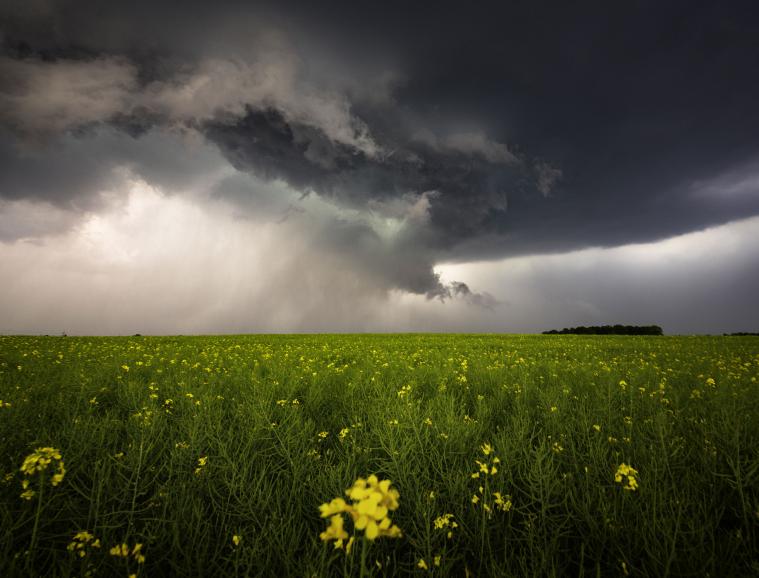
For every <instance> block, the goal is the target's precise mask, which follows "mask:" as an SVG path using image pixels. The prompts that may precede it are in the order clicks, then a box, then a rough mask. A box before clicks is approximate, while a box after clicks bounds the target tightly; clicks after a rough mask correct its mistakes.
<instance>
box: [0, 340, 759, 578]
mask: <svg viewBox="0 0 759 578" xmlns="http://www.w3.org/2000/svg"><path fill="white" fill-rule="evenodd" d="M758 379H759V339H757V338H752V337H746V338H737V337H611V336H609V337H594V336H582V337H581V336H519V335H299V336H291V335H280V336H261V335H259V336H216V337H139V336H136V337H129V338H126V337H125V338H97V337H93V338H72V337H0V576H3V577H13V576H105V577H110V576H123V577H124V578H127V577H130V576H137V577H151V576H157V577H161V576H273V575H279V576H303V577H310V576H315V577H320V576H398V575H416V576H427V575H429V576H713V577H718V576H751V575H759V383H757V380H758Z"/></svg>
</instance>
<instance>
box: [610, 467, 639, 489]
mask: <svg viewBox="0 0 759 578" xmlns="http://www.w3.org/2000/svg"><path fill="white" fill-rule="evenodd" d="M637 475H638V470H636V469H635V468H633V467H632V466H628V465H627V464H625V463H622V464H620V465H619V467H618V468H617V471H616V473H615V474H614V481H615V482H617V483H618V484H622V487H623V489H625V490H628V491H631V492H634V491H635V490H637V489H638V480H637V478H636V476H637Z"/></svg>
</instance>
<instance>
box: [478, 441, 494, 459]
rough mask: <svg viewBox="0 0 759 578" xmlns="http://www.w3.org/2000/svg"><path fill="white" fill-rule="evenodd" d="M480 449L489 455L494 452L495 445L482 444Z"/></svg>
mask: <svg viewBox="0 0 759 578" xmlns="http://www.w3.org/2000/svg"><path fill="white" fill-rule="evenodd" d="M480 449H481V450H482V453H483V454H485V455H486V456H489V455H490V454H491V453H493V446H491V445H490V444H488V443H485V444H482V445H481V446H480Z"/></svg>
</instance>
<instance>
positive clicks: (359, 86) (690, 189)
mask: <svg viewBox="0 0 759 578" xmlns="http://www.w3.org/2000/svg"><path fill="white" fill-rule="evenodd" d="M314 12H315V11H314V10H313V9H312V7H309V9H308V10H306V9H303V10H300V9H297V8H295V7H290V8H287V9H285V8H282V7H280V6H278V5H276V4H274V3H271V4H264V3H257V4H255V5H253V4H250V3H245V2H227V3H207V2H203V3H201V2H183V3H181V4H179V3H172V2H165V3H160V4H157V3H155V2H150V3H148V2H132V3H123V4H115V3H107V4H106V3H102V2H100V3H89V2H54V1H52V0H36V1H33V2H27V1H25V2H23V3H22V2H9V3H6V4H5V8H3V9H2V11H0V15H2V42H3V53H4V55H3V56H0V59H1V60H0V70H2V72H3V77H2V80H0V104H2V105H3V107H2V110H0V122H2V124H3V125H4V126H5V127H6V133H4V136H3V140H0V166H1V168H2V177H0V197H2V198H5V199H45V200H48V201H50V202H52V203H53V204H57V205H65V204H68V205H69V206H70V205H72V204H73V205H75V206H77V207H84V208H88V210H90V209H91V207H96V206H97V203H96V202H97V199H98V197H97V196H96V193H97V191H99V190H101V189H103V188H104V187H105V188H107V186H108V185H109V179H110V178H111V177H112V175H113V171H115V170H118V169H119V168H120V167H123V166H127V167H131V169H132V170H134V171H136V172H137V173H138V174H139V175H141V176H142V178H145V179H147V180H150V181H152V182H156V183H157V184H161V182H163V183H167V184H169V185H174V184H175V183H174V177H172V178H169V177H168V176H166V175H165V174H163V173H162V169H161V167H162V166H163V164H164V163H163V161H164V160H165V161H166V163H167V164H168V166H169V167H172V166H174V165H172V164H171V162H173V161H170V159H171V158H172V155H171V154H168V153H165V152H163V153H162V152H161V151H162V150H166V148H168V147H171V146H172V145H171V144H169V143H166V144H165V147H166V148H162V147H161V146H156V147H151V146H148V145H149V143H153V142H155V139H156V138H158V137H156V136H155V135H160V134H162V131H169V132H172V131H178V132H180V133H182V132H193V133H199V134H201V135H203V137H204V138H206V139H207V140H208V142H210V143H213V144H214V145H215V146H217V147H218V149H219V151H220V153H221V154H222V155H223V157H224V158H225V159H227V160H228V161H229V162H230V163H231V164H232V165H233V166H234V167H235V168H236V169H238V170H240V171H244V172H249V173H251V174H252V175H255V176H256V177H258V178H261V179H269V180H281V181H284V182H285V183H287V184H288V185H289V186H290V187H291V188H293V189H297V190H299V191H300V192H301V193H303V194H308V193H310V192H313V193H315V194H317V195H319V196H320V197H322V198H324V199H327V200H328V201H329V202H331V203H333V204H335V205H336V206H337V207H339V208H341V209H345V210H355V211H364V212H365V213H367V214H369V215H370V216H377V217H379V218H382V219H395V220H396V221H399V222H402V223H403V224H404V228H403V231H402V232H401V233H399V234H398V235H396V237H395V238H394V239H393V240H392V242H386V241H384V240H383V239H382V238H381V235H380V234H378V233H377V232H376V231H374V230H373V229H372V227H370V226H368V225H366V223H361V222H359V224H356V222H352V223H351V224H350V225H348V226H345V227H335V229H334V231H333V233H331V234H327V233H325V235H326V237H325V239H324V245H325V246H328V247H332V248H334V249H335V250H338V249H337V247H339V248H340V249H339V250H340V251H341V252H342V253H344V254H345V255H346V259H347V261H348V262H354V263H356V264H359V263H362V262H363V261H365V260H366V259H367V258H368V257H369V258H373V259H374V260H375V263H376V268H377V275H378V278H381V277H383V276H384V277H385V279H386V280H389V281H387V282H388V283H389V285H390V286H397V287H400V288H403V289H407V290H410V291H413V292H420V293H427V294H428V295H430V296H438V297H442V298H447V297H450V296H455V295H459V296H467V295H470V293H467V291H468V288H466V290H465V288H463V287H459V286H456V285H449V286H442V285H441V284H440V283H439V280H438V279H437V278H436V276H435V275H434V273H433V272H432V266H433V265H434V263H435V262H437V261H440V260H453V259H481V258H496V257H502V256H506V255H515V254H529V253H543V252H558V251H565V250H568V249H574V248H581V247H586V246H613V245H621V244H625V243H630V242H639V241H650V240H654V239H659V238H664V237H667V236H671V235H674V234H679V233H684V232H688V231H692V230H698V229H702V228H704V227H707V226H709V225H713V224H716V223H723V222H728V221H731V220H734V219H736V218H739V217H745V216H748V215H752V214H757V213H759V187H758V186H757V183H758V182H759V178H758V177H757V174H758V173H757V168H756V167H757V164H756V162H757V161H756V159H759V142H757V139H756V136H755V135H756V134H759V108H757V107H756V105H755V103H756V102H758V101H759V80H758V79H759V75H757V74H756V71H757V70H758V69H759V41H758V40H757V38H758V37H759V36H758V35H757V34H756V30H755V22H756V19H755V16H756V14H755V13H753V12H756V10H755V9H753V8H752V7H751V6H750V5H749V6H748V7H744V6H743V5H742V4H739V3H730V4H729V5H724V4H718V3H698V2H696V3H689V4H688V5H687V6H676V5H674V4H667V5H661V4H654V3H650V4H647V3H636V4H634V5H624V6H622V5H613V4H609V3H608V2H607V3H597V4H595V5H594V4H593V3H590V4H584V5H582V6H577V5H569V4H560V3H541V2H529V3H525V2H511V3H501V4H498V5H497V6H495V5H483V6H478V5H476V4H475V5H472V6H467V9H466V11H464V10H463V8H461V6H460V4H458V3H452V4H450V5H446V4H441V3H438V4H436V5H435V6H434V9H431V8H430V7H428V6H422V5H421V4H411V5H407V4H404V5H403V6H402V7H397V8H396V7H394V6H392V5H390V4H386V3H382V4H381V5H376V6H365V5H360V6H359V5H354V4H351V3H334V4H333V3H330V4H329V5H324V6H321V5H320V9H319V10H318V11H317V12H318V13H316V14H314ZM52 80H54V81H55V82H52ZM103 127H110V128H108V129H106V130H111V129H115V130H116V131H121V132H123V133H124V134H126V135H130V136H124V137H123V138H122V137H119V138H122V140H121V141H120V142H127V141H128V140H129V139H132V142H133V144H134V146H130V147H126V145H124V146H123V147H121V148H119V147H113V146H110V147H109V146H100V145H99V144H98V143H99V142H100V141H99V140H98V139H102V138H103V137H102V136H98V135H102V134H103V133H102V130H103ZM106 134H111V133H106ZM10 135H14V136H13V137H12V138H13V139H15V141H14V140H12V138H11V137H10ZM61 135H64V136H61ZM93 135H95V136H93ZM151 135H152V136H151ZM109 138H110V137H109ZM112 138H116V137H112ZM151 139H152V140H151ZM19 142H20V143H24V146H26V147H37V149H35V150H43V151H45V152H32V153H29V154H27V153H24V152H19V149H18V143H19ZM146 143H147V144H146ZM143 145H145V146H146V150H152V151H154V153H155V154H154V153H147V154H146V153H144V152H141V147H142V146H143ZM39 147H42V149H39ZM126 149H128V152H124V151H125V150H126ZM25 155H26V156H25ZM35 155H36V156H35ZM164 157H165V158H164ZM41 159H46V160H45V161H44V162H43V160H41ZM45 163H47V164H45ZM214 166H215V165H214ZM167 170H168V172H169V173H171V174H172V175H180V174H182V172H183V170H182V167H181V166H180V167H178V168H177V170H174V169H171V168H169V169H167ZM187 174H190V175H196V174H198V171H193V170H188V171H187ZM162 175H163V177H165V178H164V181H161V180H160V179H161V178H162ZM177 178H178V177H177ZM180 180H181V179H180ZM728 181H729V183H728V185H727V188H729V187H730V186H733V188H735V187H738V188H739V189H740V190H741V194H737V195H736V194H734V195H724V194H721V192H720V191H721V190H723V189H720V187H721V186H722V184H723V183H725V182H728ZM180 184H181V183H180ZM227 184H229V183H227ZM173 188H177V187H176V186H173ZM179 188H182V187H179ZM718 189H719V190H718ZM214 191H215V193H216V194H217V195H220V196H222V197H226V198H229V199H235V200H237V201H239V202H240V203H241V205H244V204H245V199H244V198H243V197H244V196H245V195H246V194H248V191H249V189H247V188H246V187H244V186H243V187H242V188H241V187H237V186H233V187H231V189H230V187H228V186H221V185H217V186H215V189H214ZM249 192H250V194H251V195H255V194H256V193H255V190H250V191H249ZM280 210H281V207H278V208H277V211H280ZM280 217H281V215H276V218H280ZM482 299H484V298H483V297H482V296H479V297H477V298H476V299H473V300H474V301H482Z"/></svg>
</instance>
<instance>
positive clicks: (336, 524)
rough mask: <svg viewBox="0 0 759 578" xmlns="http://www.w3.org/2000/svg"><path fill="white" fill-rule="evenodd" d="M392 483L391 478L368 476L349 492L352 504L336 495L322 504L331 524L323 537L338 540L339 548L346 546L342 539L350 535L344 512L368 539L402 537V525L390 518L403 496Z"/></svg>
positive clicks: (358, 480)
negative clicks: (395, 523) (394, 522)
mask: <svg viewBox="0 0 759 578" xmlns="http://www.w3.org/2000/svg"><path fill="white" fill-rule="evenodd" d="M390 484H391V482H390V480H382V481H380V480H379V479H378V478H377V476H375V475H371V476H369V478H368V479H363V478H359V479H357V480H356V482H355V483H354V484H353V486H352V487H351V488H348V489H347V490H346V491H345V494H346V495H347V496H348V498H350V500H351V503H350V504H349V503H348V502H346V501H345V500H343V499H342V498H335V499H333V500H332V501H330V502H327V503H324V504H322V505H321V506H319V510H320V512H321V517H322V518H327V517H329V518H330V526H329V527H328V528H327V530H326V531H325V532H322V533H321V534H320V538H321V539H322V540H324V541H327V540H335V547H336V548H341V547H342V544H343V542H342V541H343V540H345V539H347V538H348V533H347V532H346V531H345V530H344V518H343V514H347V515H349V516H350V517H351V520H352V521H353V527H354V528H355V529H356V530H363V531H364V535H365V536H366V538H367V539H368V540H375V539H376V538H378V537H382V536H384V537H388V538H397V537H400V536H401V530H400V528H398V527H397V526H394V525H393V524H392V521H391V520H390V518H389V517H388V513H389V512H390V511H393V510H396V509H397V508H398V497H399V494H398V491H397V490H394V489H392V488H391V487H390Z"/></svg>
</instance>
